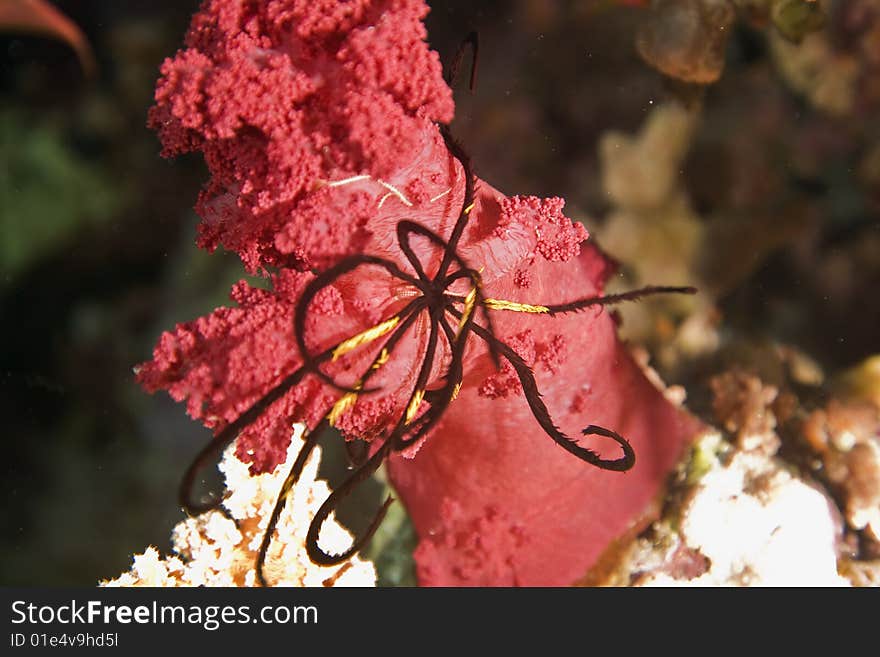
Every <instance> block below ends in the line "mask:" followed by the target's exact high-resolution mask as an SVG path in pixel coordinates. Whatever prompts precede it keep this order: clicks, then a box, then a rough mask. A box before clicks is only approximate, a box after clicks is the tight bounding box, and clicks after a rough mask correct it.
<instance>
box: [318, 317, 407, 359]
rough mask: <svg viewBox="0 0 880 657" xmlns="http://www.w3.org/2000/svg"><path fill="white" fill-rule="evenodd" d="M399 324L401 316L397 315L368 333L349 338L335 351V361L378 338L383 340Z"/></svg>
mask: <svg viewBox="0 0 880 657" xmlns="http://www.w3.org/2000/svg"><path fill="white" fill-rule="evenodd" d="M398 324H400V316H399V315H395V316H394V317H392V318H391V319H386V320H385V321H384V322H380V323H378V324H376V325H375V326H373V327H371V328H368V329H367V330H366V331H362V332H361V333H358V334H357V335H355V336H353V337H350V338H348V340H343V341H342V342H340V343H339V346H338V347H336V349H334V350H333V360H334V361H335V360H336V359H337V358H339V357H340V356H344V355H345V354H347V353H348V352H350V351H353V350H354V349H357V348H358V347H360V346H361V345H364V344H368V343H370V342H372V341H373V340H376V339H377V338H381V337H382V336H383V335H385V334H386V333H388V332H389V331H391V330H392V329H393V328H394V327H395V326H397V325H398ZM386 360H387V357H386Z"/></svg>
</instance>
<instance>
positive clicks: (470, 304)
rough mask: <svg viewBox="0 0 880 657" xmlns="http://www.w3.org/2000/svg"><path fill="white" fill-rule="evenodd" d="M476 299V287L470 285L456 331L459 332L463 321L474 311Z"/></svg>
mask: <svg viewBox="0 0 880 657" xmlns="http://www.w3.org/2000/svg"><path fill="white" fill-rule="evenodd" d="M476 299H477V288H475V287H472V288H471V291H470V292H468V294H467V296H466V297H465V298H464V311H463V312H462V314H461V319H460V320H459V322H458V331H459V333H460V332H461V328H462V327H463V326H464V323H465V322H466V321H468V318H469V317H470V316H471V313H472V312H474V302H475V301H476Z"/></svg>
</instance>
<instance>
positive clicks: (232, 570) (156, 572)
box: [101, 426, 376, 586]
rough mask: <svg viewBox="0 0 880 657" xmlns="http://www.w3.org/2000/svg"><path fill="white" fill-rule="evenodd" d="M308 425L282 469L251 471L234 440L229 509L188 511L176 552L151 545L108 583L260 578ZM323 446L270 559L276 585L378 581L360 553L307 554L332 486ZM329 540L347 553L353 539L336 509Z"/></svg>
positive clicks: (233, 582)
mask: <svg viewBox="0 0 880 657" xmlns="http://www.w3.org/2000/svg"><path fill="white" fill-rule="evenodd" d="M302 434H303V427H301V426H298V427H297V429H296V433H295V435H294V437H293V439H292V440H291V444H290V447H289V448H288V452H287V461H286V463H284V464H282V465H280V466H279V467H277V468H276V469H275V471H274V472H272V473H269V474H264V475H258V476H251V475H250V474H249V473H248V466H247V464H245V463H242V462H241V461H240V460H238V459H237V458H236V456H235V446H234V445H232V446H230V447H229V448H227V450H226V452H225V453H224V455H223V460H222V461H221V463H220V471H221V472H222V473H223V474H224V476H225V478H226V487H227V490H228V495H227V496H226V499H225V500H224V501H223V505H224V507H226V510H227V511H228V512H229V514H228V515H229V516H231V518H234V520H232V519H230V517H227V515H225V514H223V513H221V512H220V511H211V512H208V513H206V514H204V515H201V516H198V517H196V518H187V519H186V520H184V521H182V522H180V523H178V524H177V525H176V526H175V528H174V530H173V534H172V536H173V544H174V553H175V554H174V555H173V556H169V557H167V558H164V559H163V558H162V557H161V556H160V555H159V552H158V550H157V549H156V548H154V547H152V546H150V547H148V548H147V549H146V550H145V551H144V553H143V554H137V555H135V556H134V563H133V565H132V568H131V571H129V572H127V573H123V574H122V575H120V576H119V577H118V578H116V579H113V580H109V581H105V582H102V583H101V584H102V585H103V586H253V585H254V584H255V582H256V571H255V566H254V565H255V563H256V558H257V552H258V551H259V549H260V543H261V541H262V538H263V533H264V532H265V530H266V527H267V526H268V524H269V518H270V516H271V515H272V510H273V508H274V506H275V500H276V497H277V495H278V491H279V490H280V488H281V485H282V484H283V482H284V479H285V477H286V475H287V472H288V470H289V468H290V466H291V464H292V463H293V461H294V459H295V458H296V455H297V453H298V452H299V450H300V447H301V446H302V444H303V441H302ZM320 455H321V450H320V448H318V447H316V448H315V450H314V452H313V453H312V455H311V456H310V458H309V460H308V461H307V463H306V465H305V468H304V469H303V473H302V475H301V476H300V479H299V482H298V483H297V484H296V486H294V488H293V490H292V491H291V493H290V496H289V497H288V500H287V504H286V506H285V508H284V511H283V513H282V514H281V517H280V518H279V520H278V526H277V528H276V534H275V537H274V539H273V541H272V544H271V546H270V548H269V554H268V555H267V558H266V564H265V566H264V571H263V572H264V575H265V577H266V580H267V581H268V582H269V583H270V584H272V585H275V586H328V585H329V586H375V584H376V571H375V569H374V567H373V564H372V563H370V562H368V561H363V560H361V559H359V558H357V557H354V558H353V559H351V560H350V561H348V562H347V563H345V564H343V565H341V566H336V567H332V568H327V567H321V566H317V565H315V564H313V563H312V562H311V560H310V559H309V557H308V554H306V550H305V536H306V532H307V531H308V527H309V524H310V523H311V520H312V518H313V517H314V515H315V513H316V512H317V510H318V508H319V507H320V506H321V504H322V503H323V501H324V500H325V499H326V498H327V496H328V495H329V494H330V489H329V487H328V486H327V483H326V482H325V481H323V480H320V479H317V475H318V464H319V462H320ZM320 542H321V546H322V547H323V548H324V549H325V550H327V551H329V552H332V553H340V552H343V551H344V550H345V549H347V548H348V547H349V546H350V545H351V542H352V537H351V534H349V533H348V531H347V530H346V529H345V528H344V527H342V526H341V525H339V524H338V523H337V522H336V520H335V519H334V518H333V516H332V515H331V516H330V517H329V518H328V519H327V522H325V523H324V526H323V528H322V530H321V538H320Z"/></svg>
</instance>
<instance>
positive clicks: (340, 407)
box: [327, 385, 360, 427]
mask: <svg viewBox="0 0 880 657" xmlns="http://www.w3.org/2000/svg"><path fill="white" fill-rule="evenodd" d="M356 387H358V388H360V385H358V386H356ZM357 398H358V396H357V393H355V392H347V393H345V394H344V395H342V397H340V398H339V399H338V400H337V401H336V403H335V404H333V408H331V409H330V412H329V413H327V421H328V422H329V423H330V424H331V426H334V427H335V426H336V421H337V420H338V419H339V416H340V415H342V414H343V413H345V411H347V410H348V409H350V408H351V407H352V406H354V403H355V402H356V401H357Z"/></svg>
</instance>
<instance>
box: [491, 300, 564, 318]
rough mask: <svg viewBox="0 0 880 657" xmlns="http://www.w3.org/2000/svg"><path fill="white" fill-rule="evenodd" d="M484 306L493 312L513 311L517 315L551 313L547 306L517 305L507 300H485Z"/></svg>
mask: <svg viewBox="0 0 880 657" xmlns="http://www.w3.org/2000/svg"><path fill="white" fill-rule="evenodd" d="M483 305H484V306H486V307H487V308H490V309H492V310H511V311H513V312H517V313H545V314H546V313H549V312H550V309H549V308H548V307H547V306H532V305H529V304H527V303H517V302H516V301H507V300H506V299H483Z"/></svg>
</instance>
